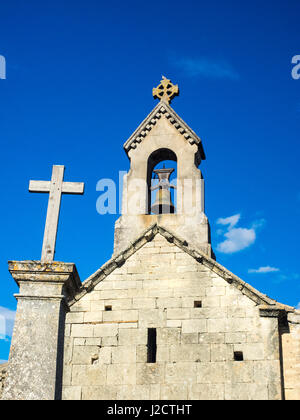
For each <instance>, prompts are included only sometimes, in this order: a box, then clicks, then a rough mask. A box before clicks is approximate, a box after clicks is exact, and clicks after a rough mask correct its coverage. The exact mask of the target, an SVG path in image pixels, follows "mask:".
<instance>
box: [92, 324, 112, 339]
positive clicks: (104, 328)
mask: <svg viewBox="0 0 300 420" xmlns="http://www.w3.org/2000/svg"><path fill="white" fill-rule="evenodd" d="M92 327H93V336H94V337H114V336H116V335H117V334H118V324H99V325H94V326H92Z"/></svg>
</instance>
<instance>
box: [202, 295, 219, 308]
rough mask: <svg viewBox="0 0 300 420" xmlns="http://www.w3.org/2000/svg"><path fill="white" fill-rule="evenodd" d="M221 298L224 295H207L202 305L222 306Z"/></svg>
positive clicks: (210, 306) (207, 306)
mask: <svg viewBox="0 0 300 420" xmlns="http://www.w3.org/2000/svg"><path fill="white" fill-rule="evenodd" d="M220 299H222V296H221V297H220V296H207V297H205V298H203V301H202V307H203V308H218V307H219V306H220Z"/></svg>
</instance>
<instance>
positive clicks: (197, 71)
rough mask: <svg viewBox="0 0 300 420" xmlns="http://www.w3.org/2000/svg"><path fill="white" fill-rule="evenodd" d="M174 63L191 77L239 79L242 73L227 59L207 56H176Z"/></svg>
mask: <svg viewBox="0 0 300 420" xmlns="http://www.w3.org/2000/svg"><path fill="white" fill-rule="evenodd" d="M174 64H175V65H176V66H177V67H180V68H181V69H182V70H183V71H184V72H185V73H186V74H187V75H188V76H190V77H199V76H203V77H207V78H211V79H231V80H238V79H239V78H240V75H239V74H238V73H237V71H236V70H235V69H234V68H233V67H232V65H231V64H230V63H228V62H227V61H225V60H220V59H211V58H206V57H198V58H188V57H184V58H176V59H174Z"/></svg>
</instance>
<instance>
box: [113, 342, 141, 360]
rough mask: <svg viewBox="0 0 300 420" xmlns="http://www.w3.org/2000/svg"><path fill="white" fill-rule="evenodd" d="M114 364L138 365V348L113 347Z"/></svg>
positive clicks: (128, 346) (127, 346)
mask: <svg viewBox="0 0 300 420" xmlns="http://www.w3.org/2000/svg"><path fill="white" fill-rule="evenodd" d="M112 363H118V364H120V363H136V346H132V345H131V346H130V345H126V346H118V347H112Z"/></svg>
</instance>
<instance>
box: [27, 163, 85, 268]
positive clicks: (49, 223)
mask: <svg viewBox="0 0 300 420" xmlns="http://www.w3.org/2000/svg"><path fill="white" fill-rule="evenodd" d="M64 171H65V167H64V166H63V165H54V166H53V170H52V178H51V181H30V183H29V191H30V192H38V193H49V202H48V211H47V219H46V226H45V233H44V241H43V249H42V258H41V261H42V262H52V261H53V260H54V254H55V243H56V235H57V227H58V220H59V212H60V203H61V195H62V194H83V193H84V183H82V182H64Z"/></svg>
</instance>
